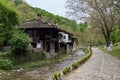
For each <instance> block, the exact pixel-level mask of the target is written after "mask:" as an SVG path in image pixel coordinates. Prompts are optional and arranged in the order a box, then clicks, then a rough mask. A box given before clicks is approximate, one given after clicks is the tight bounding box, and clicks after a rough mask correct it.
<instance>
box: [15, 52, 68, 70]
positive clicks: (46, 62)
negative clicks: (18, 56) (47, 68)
mask: <svg viewBox="0 0 120 80" xmlns="http://www.w3.org/2000/svg"><path fill="white" fill-rule="evenodd" d="M67 56H68V54H61V55H59V56H56V57H54V58H51V59H44V60H40V61H35V62H25V63H21V64H18V65H15V66H14V67H13V69H18V68H24V69H30V68H34V67H40V66H43V65H49V64H51V63H55V62H57V61H59V59H63V58H66V57H67Z"/></svg>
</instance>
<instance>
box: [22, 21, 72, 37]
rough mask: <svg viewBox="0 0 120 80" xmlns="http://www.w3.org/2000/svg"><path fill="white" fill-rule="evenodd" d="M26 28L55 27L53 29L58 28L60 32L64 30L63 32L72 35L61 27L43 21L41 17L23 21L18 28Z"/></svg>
mask: <svg viewBox="0 0 120 80" xmlns="http://www.w3.org/2000/svg"><path fill="white" fill-rule="evenodd" d="M27 28H29V29H30V28H31V29H32V28H55V29H57V30H59V31H60V32H65V33H68V34H71V35H73V34H72V33H69V32H67V31H65V30H63V29H60V28H59V27H58V26H56V25H52V24H50V23H48V22H44V21H42V20H41V19H34V20H31V21H28V22H25V23H23V24H22V25H21V26H20V29H27Z"/></svg>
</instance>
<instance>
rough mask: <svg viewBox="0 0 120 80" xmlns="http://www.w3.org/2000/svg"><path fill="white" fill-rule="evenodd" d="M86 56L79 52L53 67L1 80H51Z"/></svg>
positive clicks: (16, 74)
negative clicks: (57, 73) (53, 76)
mask: <svg viewBox="0 0 120 80" xmlns="http://www.w3.org/2000/svg"><path fill="white" fill-rule="evenodd" d="M84 55H85V54H84V52H83V51H81V50H78V51H77V52H76V53H75V54H72V55H69V56H68V57H67V58H65V59H62V60H59V61H58V62H57V63H54V64H51V65H46V66H43V67H38V68H33V69H31V70H24V71H20V72H19V71H18V72H10V73H5V74H1V75H0V80H51V76H52V75H53V74H54V73H55V72H61V71H62V70H63V69H64V68H65V67H67V66H71V64H72V63H73V62H76V61H78V60H79V59H80V58H82V57H83V56H84Z"/></svg>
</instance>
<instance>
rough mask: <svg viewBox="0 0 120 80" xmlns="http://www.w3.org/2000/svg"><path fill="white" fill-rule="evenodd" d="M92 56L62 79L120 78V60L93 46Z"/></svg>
mask: <svg viewBox="0 0 120 80" xmlns="http://www.w3.org/2000/svg"><path fill="white" fill-rule="evenodd" d="M92 50H93V54H92V56H91V58H90V59H89V60H88V61H86V62H85V64H83V65H81V66H80V67H79V68H78V69H76V70H74V71H73V72H71V73H70V74H68V75H67V76H66V77H63V79H62V80H120V60H118V59H116V58H114V57H113V56H111V55H109V54H107V53H104V52H103V51H101V50H99V49H98V48H92Z"/></svg>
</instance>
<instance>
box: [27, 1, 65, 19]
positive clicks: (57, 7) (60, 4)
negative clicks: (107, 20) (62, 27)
mask: <svg viewBox="0 0 120 80" xmlns="http://www.w3.org/2000/svg"><path fill="white" fill-rule="evenodd" d="M25 1H26V2H27V3H28V4H29V5H31V6H33V7H38V8H41V9H44V10H46V11H48V12H50V13H53V14H55V15H59V16H63V17H66V8H65V3H66V2H65V0H25Z"/></svg>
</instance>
